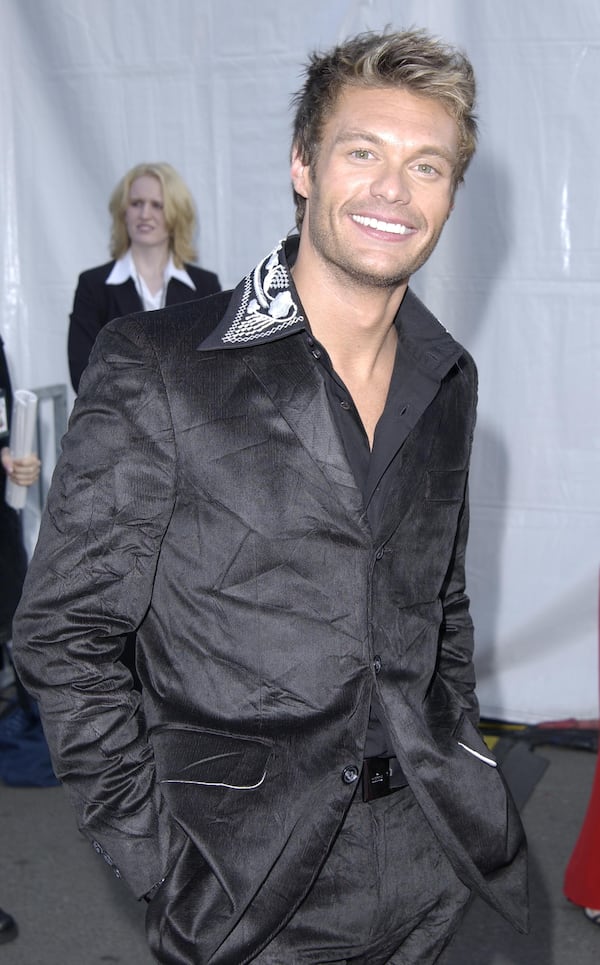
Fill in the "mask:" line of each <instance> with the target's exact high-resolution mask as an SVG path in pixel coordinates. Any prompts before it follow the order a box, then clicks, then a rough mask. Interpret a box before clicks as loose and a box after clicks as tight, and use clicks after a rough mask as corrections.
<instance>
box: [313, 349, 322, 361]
mask: <svg viewBox="0 0 600 965" xmlns="http://www.w3.org/2000/svg"><path fill="white" fill-rule="evenodd" d="M312 354H313V356H314V358H316V359H320V358H321V349H320V348H314V349H313V350H312Z"/></svg>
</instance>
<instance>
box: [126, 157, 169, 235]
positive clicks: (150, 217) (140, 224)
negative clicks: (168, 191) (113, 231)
mask: <svg viewBox="0 0 600 965" xmlns="http://www.w3.org/2000/svg"><path fill="white" fill-rule="evenodd" d="M125 225H126V227H127V233H128V235H129V239H130V241H131V244H132V245H133V246H137V245H139V246H143V247H151V246H153V245H166V246H168V244H169V229H168V228H167V222H166V219H165V212H164V203H163V191H162V186H161V183H160V181H159V180H158V178H155V177H153V176H152V175H151V174H143V175H142V176H141V177H139V178H136V179H135V181H132V183H131V187H130V189H129V201H128V203H127V208H126V209H125Z"/></svg>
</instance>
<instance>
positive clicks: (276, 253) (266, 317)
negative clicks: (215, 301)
mask: <svg viewBox="0 0 600 965" xmlns="http://www.w3.org/2000/svg"><path fill="white" fill-rule="evenodd" d="M298 244H299V238H298V237H297V236H295V235H294V236H292V237H291V238H288V239H285V240H283V241H280V242H279V244H278V245H277V247H276V248H275V249H274V250H273V251H272V252H271V253H270V254H269V255H267V257H266V258H264V259H263V260H262V261H261V262H260V263H259V264H258V265H257V266H256V268H255V269H254V271H253V272H251V273H250V274H249V275H246V277H245V278H243V279H242V281H241V282H240V283H239V285H238V286H237V288H236V289H235V291H234V292H233V294H232V296H231V301H230V302H229V305H228V308H227V311H226V312H225V315H224V316H223V318H222V319H221V321H220V323H219V325H217V327H216V329H215V330H214V332H212V333H211V334H210V335H209V336H208V338H206V339H204V341H203V342H202V344H201V345H200V346H199V347H200V348H202V349H214V348H238V347H239V346H240V345H262V344H263V343H264V342H272V341H274V340H275V339H277V338H283V337H285V336H287V335H292V334H293V333H295V332H300V331H302V330H303V329H305V328H306V319H305V316H304V309H303V308H302V305H301V303H300V299H299V297H298V292H297V291H296V289H295V287H294V283H293V281H292V277H291V274H290V268H289V263H288V256H289V257H290V260H291V261H292V264H293V262H294V261H295V259H296V253H297V250H298ZM292 255H293V258H292Z"/></svg>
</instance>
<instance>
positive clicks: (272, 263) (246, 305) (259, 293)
mask: <svg viewBox="0 0 600 965" xmlns="http://www.w3.org/2000/svg"><path fill="white" fill-rule="evenodd" d="M299 244H300V237H299V235H291V236H290V237H289V238H286V239H284V240H283V241H280V242H279V244H278V245H277V247H276V248H274V249H273V251H272V252H271V253H270V254H269V255H267V257H266V258H264V259H263V260H262V261H261V262H259V264H258V265H257V266H256V268H255V269H254V271H253V272H250V274H248V275H246V277H245V278H243V279H242V281H241V282H240V283H239V285H238V286H237V288H235V289H234V291H233V294H232V296H231V299H230V302H229V305H228V307H227V310H226V312H225V314H224V316H223V318H222V319H221V321H220V322H219V324H218V325H217V327H216V328H215V329H214V330H213V332H212V333H211V334H210V335H209V336H208V337H207V338H205V339H204V341H203V342H201V343H200V345H199V346H198V348H199V349H200V350H202V351H204V350H205V349H206V350H208V349H217V348H219V349H223V348H239V347H241V346H244V345H262V344H264V343H265V342H273V341H275V340H276V339H280V338H285V337H287V336H288V335H294V334H296V333H297V332H301V331H310V323H309V321H308V320H307V318H306V314H305V312H304V309H303V308H302V303H301V301H300V297H299V295H298V292H297V291H296V288H295V286H294V282H293V280H292V276H291V272H290V266H293V264H294V262H295V260H296V256H297V254H298V246H299ZM395 324H396V327H397V329H398V335H399V338H400V339H401V341H402V344H403V345H404V347H405V349H406V351H407V352H408V354H409V355H410V356H411V358H412V359H413V361H414V362H415V363H416V364H417V366H418V367H419V368H421V369H424V370H426V371H428V372H429V373H430V374H431V375H433V377H434V378H436V379H441V378H443V376H444V375H445V374H446V372H448V371H449V369H450V368H451V366H452V365H453V364H454V363H455V362H456V361H457V360H458V359H459V358H460V356H461V355H462V353H463V351H464V349H463V347H462V345H460V344H459V343H458V342H456V341H455V339H454V338H453V337H452V336H451V335H450V333H449V332H448V331H447V330H446V329H445V328H444V326H443V325H442V324H441V322H440V321H439V320H438V319H437V318H436V317H435V315H433V314H432V313H431V312H430V311H429V309H428V308H427V307H426V306H425V305H424V304H423V302H421V300H420V299H419V298H418V297H417V296H416V295H415V294H414V292H413V291H411V289H410V288H409V289H407V291H406V294H405V296H404V298H403V300H402V303H401V305H400V308H399V309H398V313H397V315H396V319H395Z"/></svg>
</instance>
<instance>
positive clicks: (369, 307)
mask: <svg viewBox="0 0 600 965" xmlns="http://www.w3.org/2000/svg"><path fill="white" fill-rule="evenodd" d="M292 276H293V279H294V284H295V286H296V289H297V291H298V294H299V296H300V300H301V302H302V306H303V308H304V310H305V311H306V313H307V315H308V320H309V322H310V327H311V331H312V333H313V335H314V336H315V338H316V339H317V340H318V341H319V342H320V343H321V344H322V345H323V346H324V347H325V349H326V350H327V354H328V355H329V358H330V359H331V364H332V366H333V369H334V371H335V372H337V374H338V376H339V377H340V378H341V379H342V381H343V382H344V384H345V385H346V387H347V389H348V391H349V392H350V395H351V397H352V399H353V401H354V404H355V406H356V408H357V410H358V413H359V416H360V418H361V421H362V424H363V427H364V430H365V433H366V435H367V439H368V441H369V446H370V447H372V446H373V440H374V437H375V429H376V428H377V423H378V422H379V419H380V417H381V414H382V412H383V410H384V407H385V402H386V399H387V395H388V391H389V386H390V381H391V378H392V372H393V369H394V361H395V358H396V347H397V344H398V336H397V332H396V326H395V324H394V319H395V317H396V314H397V312H398V309H399V307H400V304H401V302H402V299H403V298H404V294H405V292H406V289H407V287H408V283H405V284H402V285H397V286H395V287H393V288H392V287H390V288H378V287H376V286H373V285H367V284H365V283H360V282H359V281H357V280H356V279H352V278H351V277H349V276H348V275H347V273H344V274H342V272H341V271H339V270H338V269H336V268H335V267H330V266H329V265H327V264H325V263H324V262H323V261H322V259H320V258H311V257H310V256H309V257H308V258H304V257H302V245H301V246H300V250H299V252H298V258H297V259H296V263H295V265H294V267H293V269H292Z"/></svg>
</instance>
